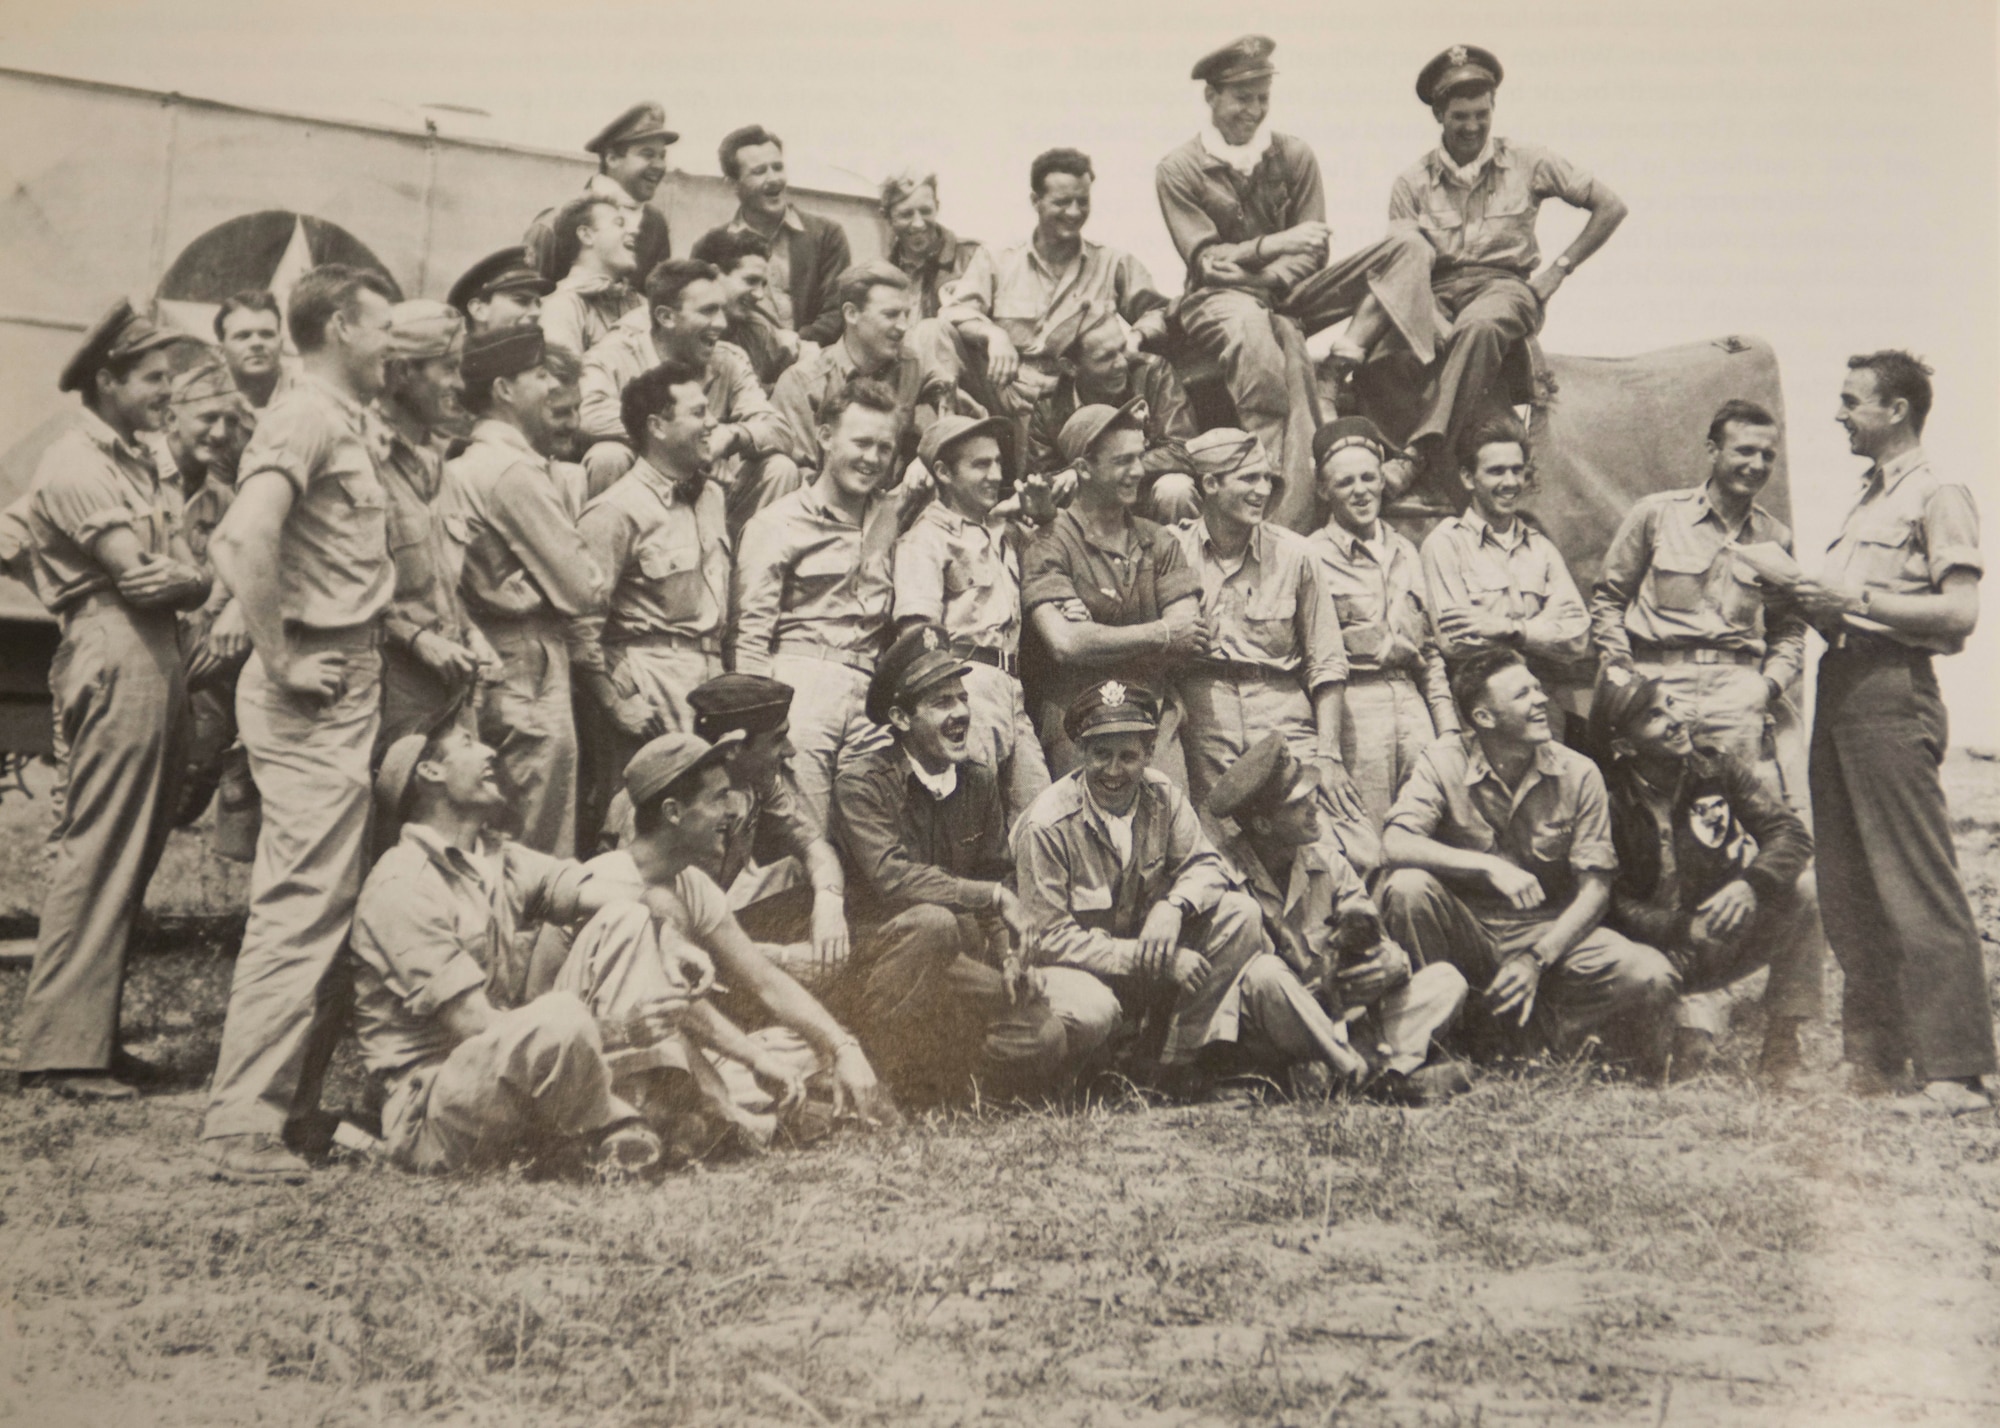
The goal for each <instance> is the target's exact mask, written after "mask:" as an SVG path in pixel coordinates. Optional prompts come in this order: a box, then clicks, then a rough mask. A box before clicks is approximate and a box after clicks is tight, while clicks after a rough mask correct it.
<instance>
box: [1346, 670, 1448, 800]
mask: <svg viewBox="0 0 2000 1428" xmlns="http://www.w3.org/2000/svg"><path fill="white" fill-rule="evenodd" d="M1344 697H1345V700H1346V706H1347V717H1346V718H1345V719H1344V720H1342V721H1341V726H1340V756H1341V758H1342V759H1343V760H1344V761H1345V762H1346V764H1347V772H1348V773H1349V774H1350V775H1351V776H1352V777H1353V779H1354V786H1355V787H1356V788H1357V789H1359V790H1360V792H1361V806H1362V808H1363V809H1364V810H1365V811H1366V812H1367V815H1368V823H1369V826H1370V827H1372V828H1375V829H1378V830H1379V829H1380V828H1381V827H1382V825H1383V824H1385V823H1387V822H1388V821H1389V809H1390V808H1391V807H1392V806H1394V804H1395V802H1396V795H1397V793H1399V792H1400V791H1401V790H1402V787H1403V780H1404V779H1406V778H1408V777H1409V776H1410V770H1411V769H1412V768H1414V767H1415V766H1416V762H1417V755H1419V754H1421V753H1422V752H1423V751H1424V749H1425V747H1426V746H1427V745H1429V744H1430V743H1431V742H1432V741H1433V740H1435V739H1436V738H1437V731H1436V730H1435V729H1434V728H1433V726H1432V724H1431V711H1430V706H1429V705H1428V704H1426V703H1424V696H1423V693H1422V692H1421V691H1420V690H1419V689H1418V688H1417V685H1416V681H1414V680H1413V679H1411V678H1410V677H1409V676H1408V675H1407V674H1381V675H1350V676H1349V678H1348V681H1347V687H1346V690H1345V692H1344Z"/></svg>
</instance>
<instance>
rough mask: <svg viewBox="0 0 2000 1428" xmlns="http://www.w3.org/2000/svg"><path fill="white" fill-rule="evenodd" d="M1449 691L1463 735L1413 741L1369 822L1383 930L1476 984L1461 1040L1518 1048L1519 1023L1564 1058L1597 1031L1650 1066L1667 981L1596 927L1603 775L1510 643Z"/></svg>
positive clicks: (1466, 666) (1463, 672)
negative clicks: (1377, 846) (1376, 836)
mask: <svg viewBox="0 0 2000 1428" xmlns="http://www.w3.org/2000/svg"><path fill="white" fill-rule="evenodd" d="M1452 694H1453V696H1454V698H1455V699H1456V701H1457V704H1458V710H1459V717H1460V718H1461V719H1463V720H1464V721H1465V727H1466V729H1467V731H1468V732H1467V733H1466V734H1464V735H1463V736H1459V735H1448V736H1446V737H1445V738H1442V739H1439V740H1438V741H1437V742H1436V743H1434V744H1432V745H1431V746H1430V747H1429V748H1428V749H1426V750H1424V752H1423V754H1422V756H1421V757H1419V758H1418V760H1417V763H1416V767H1415V768H1414V769H1412V770H1411V772H1410V779H1409V782H1408V783H1406V784H1404V785H1403V791H1402V793H1401V794H1400V795H1399V796H1398V797H1397V799H1396V806H1395V807H1394V808H1393V809H1391V810H1390V813H1389V823H1388V826H1387V827H1386V828H1385V829H1384V830H1383V832H1382V858H1383V864H1384V866H1385V867H1386V868H1388V869H1390V870H1391V871H1390V872H1389V873H1388V874H1387V876H1386V877H1384V878H1383V879H1382V881H1381V883H1380V884H1379V885H1378V886H1377V888H1376V896H1377V900H1378V901H1379V902H1380V904H1381V907H1382V921H1383V923H1384V925H1385V926H1386V927H1387V928H1388V931H1389V935H1390V936H1392V937H1394V938H1395V939H1396V941H1398V942H1399V943H1401V944H1402V945H1403V946H1404V947H1406V948H1407V949H1409V951H1410V953H1411V955H1412V956H1413V957H1414V958H1415V959H1416V960H1417V961H1418V962H1419V963H1422V964H1424V965H1429V964H1430V963H1432V962H1449V963H1451V964H1452V965H1453V966H1455V967H1457V968H1458V969H1459V971H1461V972H1463V973H1464V974H1465V977H1466V980H1467V981H1468V982H1470V983H1471V984H1472V985H1473V986H1475V987H1479V988H1482V989H1483V990H1484V992H1485V997H1484V999H1483V1001H1482V1002H1475V1003H1473V1004H1472V1005H1471V1006H1470V1007H1469V1008H1468V1009H1467V1017H1466V1030H1467V1040H1468V1042H1469V1044H1470V1046H1471V1048H1472V1049H1473V1050H1475V1051H1477V1052H1481V1053H1484V1054H1495V1053H1500V1052H1505V1051H1508V1050H1511V1049H1520V1048H1522V1046H1523V1038H1522V1037H1521V1035H1520V1033H1521V1032H1523V1031H1524V1030H1532V1032H1533V1037H1534V1040H1535V1041H1537V1042H1540V1043H1541V1044H1543V1045H1545V1046H1547V1047H1548V1048H1550V1049H1552V1050H1554V1051H1555V1052H1556V1053H1558V1054H1559V1055H1569V1054H1573V1053H1574V1052H1576V1051H1577V1050H1579V1049H1580V1048H1581V1047H1582V1045H1583V1043H1584V1041H1585V1040H1586V1038H1588V1037H1589V1036H1591V1035H1592V1034H1593V1033H1602V1034H1603V1036H1604V1039H1605V1041H1606V1042H1607V1044H1609V1045H1611V1046H1612V1047H1613V1049H1615V1050H1618V1051H1622V1052H1624V1053H1627V1054H1629V1055H1630V1056H1631V1057H1632V1058H1633V1059H1634V1060H1635V1061H1637V1062H1638V1064H1639V1065H1640V1066H1641V1068H1642V1069H1644V1070H1646V1071H1649V1072H1650V1071H1656V1070H1658V1068H1659V1066H1660V1063H1661V1062H1662V1061H1663V1060H1664V1057H1665V1043H1666V1035H1665V1033H1666V1028H1667V1025H1668V1020H1669V1016H1668V1014H1669V1012H1670V1010H1671V1007H1672V1003H1673V1000H1674V991H1675V980H1676V979H1675V977H1674V970H1673V967H1672V966H1671V965H1670V964H1669V963H1668V961H1667V959H1666V958H1664V957H1662V956H1661V955H1660V954H1659V953H1658V952H1656V951H1654V950H1653V949H1652V948H1651V947H1645V946H1641V945H1640V944H1639V943H1636V942H1631V941H1628V940H1627V939H1626V938H1625V937H1624V936H1623V935H1622V934H1620V933H1617V932H1613V931H1612V930H1611V929H1610V928H1608V927H1600V926H1599V925H1598V923H1599V921H1600V919H1602V918H1603V916H1604V913H1605V910H1606V909H1607V908H1608V907H1609V906H1610V904H1611V878H1612V874H1613V873H1614V872H1616V871H1617V867H1618V859H1617V856H1616V854H1615V853H1614V852H1613V850H1612V841H1611V820H1610V816H1609V813H1608V811H1607V808H1606V802H1605V794H1604V776H1603V775H1602V774H1600V773H1599V772H1598V771H1597V766H1596V765H1595V764H1593V763H1592V762H1591V761H1590V760H1589V759H1587V758H1585V757H1584V756H1583V755H1582V754H1579V753H1577V752H1575V751H1574V750H1572V749H1568V748H1565V747H1564V746H1563V745H1561V744H1558V743H1556V742H1555V741H1554V735H1553V734H1552V732H1551V730H1550V727H1549V697H1548V695H1547V694H1546V693H1544V692H1543V690H1542V686H1541V683H1540V681H1538V680H1537V679H1536V678H1535V676H1534V675H1532V674H1530V673H1529V672H1528V667H1527V666H1526V665H1525V664H1524V663H1523V662H1522V659H1521V656H1520V654H1519V653H1517V652H1516V651H1514V650H1484V651H1481V652H1480V653H1478V654H1475V655H1473V656H1471V657H1470V658H1469V659H1467V660H1466V661H1465V662H1464V663H1463V664H1462V665H1460V666H1459V668H1458V670H1457V671H1456V672H1455V673H1454V674H1453V675H1452Z"/></svg>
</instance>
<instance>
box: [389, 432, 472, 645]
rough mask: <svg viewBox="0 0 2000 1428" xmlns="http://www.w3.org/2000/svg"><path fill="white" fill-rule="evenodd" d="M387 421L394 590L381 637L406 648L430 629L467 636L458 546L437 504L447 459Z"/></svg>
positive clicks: (455, 637)
mask: <svg viewBox="0 0 2000 1428" xmlns="http://www.w3.org/2000/svg"><path fill="white" fill-rule="evenodd" d="M384 426H385V427H388V432H389V451H388V455H387V456H386V457H385V458H384V459H383V461H382V466H381V473H382V487H383V490H384V491H385V492H386V493H387V494H388V497H389V557H390V559H391V560H393V561H394V562H395V564H396V593H395V595H394V597H393V598H392V599H391V600H390V601H389V606H388V608H387V609H386V610H384V611H383V612H382V637H383V638H384V639H385V640H387V641H388V642H389V643H391V644H394V645H400V646H403V647H404V648H408V647H410V646H412V645H414V644H415V643H416V638H417V636H418V635H420V634H423V633H424V632H426V631H429V632H431V633H433V634H437V635H442V636H443V637H444V638H445V639H447V640H450V641H451V642H452V643H453V644H456V645H463V644H464V643H465V641H466V624H467V621H466V616H465V606H464V604H463V602H462V601H460V600H459V598H458V560H459V556H458V548H457V546H456V544H455V543H454V542H453V541H452V539H451V537H450V535H449V533H448V532H447V530H446V526H445V521H444V519H443V517H442V516H440V514H439V513H438V512H437V510H436V509H435V503H436V501H437V499H438V495H439V493H440V492H441V491H442V490H443V487H444V460H443V457H442V455H441V454H440V453H439V452H438V450H437V449H436V448H435V447H434V446H431V445H429V444H426V445H423V446H412V445H411V444H410V443H409V441H407V440H406V439H405V438H404V436H403V434H402V433H401V432H399V431H397V430H395V428H393V427H389V426H388V423H386V422H384Z"/></svg>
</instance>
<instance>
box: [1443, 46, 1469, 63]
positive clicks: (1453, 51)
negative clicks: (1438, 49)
mask: <svg viewBox="0 0 2000 1428" xmlns="http://www.w3.org/2000/svg"><path fill="white" fill-rule="evenodd" d="M1445 53H1446V54H1447V55H1450V56H1451V62H1452V63H1453V64H1455V65H1458V64H1464V63H1465V46H1464V45H1453V46H1452V47H1451V48H1450V49H1448V50H1446V51H1445Z"/></svg>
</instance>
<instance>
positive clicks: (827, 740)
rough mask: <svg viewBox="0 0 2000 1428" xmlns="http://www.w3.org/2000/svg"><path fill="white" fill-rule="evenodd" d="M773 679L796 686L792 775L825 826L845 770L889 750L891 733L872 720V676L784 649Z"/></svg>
mask: <svg viewBox="0 0 2000 1428" xmlns="http://www.w3.org/2000/svg"><path fill="white" fill-rule="evenodd" d="M771 678H773V679H775V680H778V681H780V682H781V683H784V684H789V685H791V687H792V714H791V722H792V748H793V750H794V751H795V752H796V754H797V758H795V759H794V760H793V761H792V772H793V773H794V774H795V775H796V776H797V778H798V781H799V793H800V795H801V796H802V797H803V799H804V800H805V805H806V807H807V808H808V809H809V810H810V811H811V813H812V816H813V818H814V819H815V820H816V821H817V822H818V823H819V826H820V827H821V828H824V827H826V826H827V817H826V815H827V809H828V807H829V805H830V804H831V803H832V801H833V781H834V779H835V778H836V777H838V775H839V773H840V770H842V769H843V768H845V767H847V765H848V764H849V763H851V762H853V761H854V760H855V759H857V758H859V757H860V756H861V755H863V754H870V753H873V752H874V751H875V750H877V749H880V748H884V747H886V746H887V745H888V743H889V731H888V730H887V729H885V728H883V727H882V726H881V725H880V724H877V723H876V722H875V721H874V720H872V719H870V718H869V717H868V714H867V710H866V706H867V703H868V679H869V676H868V675H867V674H865V673H863V672H862V671H861V670H858V669H855V668H853V667H852V666H850V665H845V664H842V663H840V662H839V661H838V660H830V659H815V658H813V657H812V656H810V655H788V654H786V653H784V652H783V651H782V650H780V651H779V652H778V653H777V654H775V655H773V656H772V657H771Z"/></svg>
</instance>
